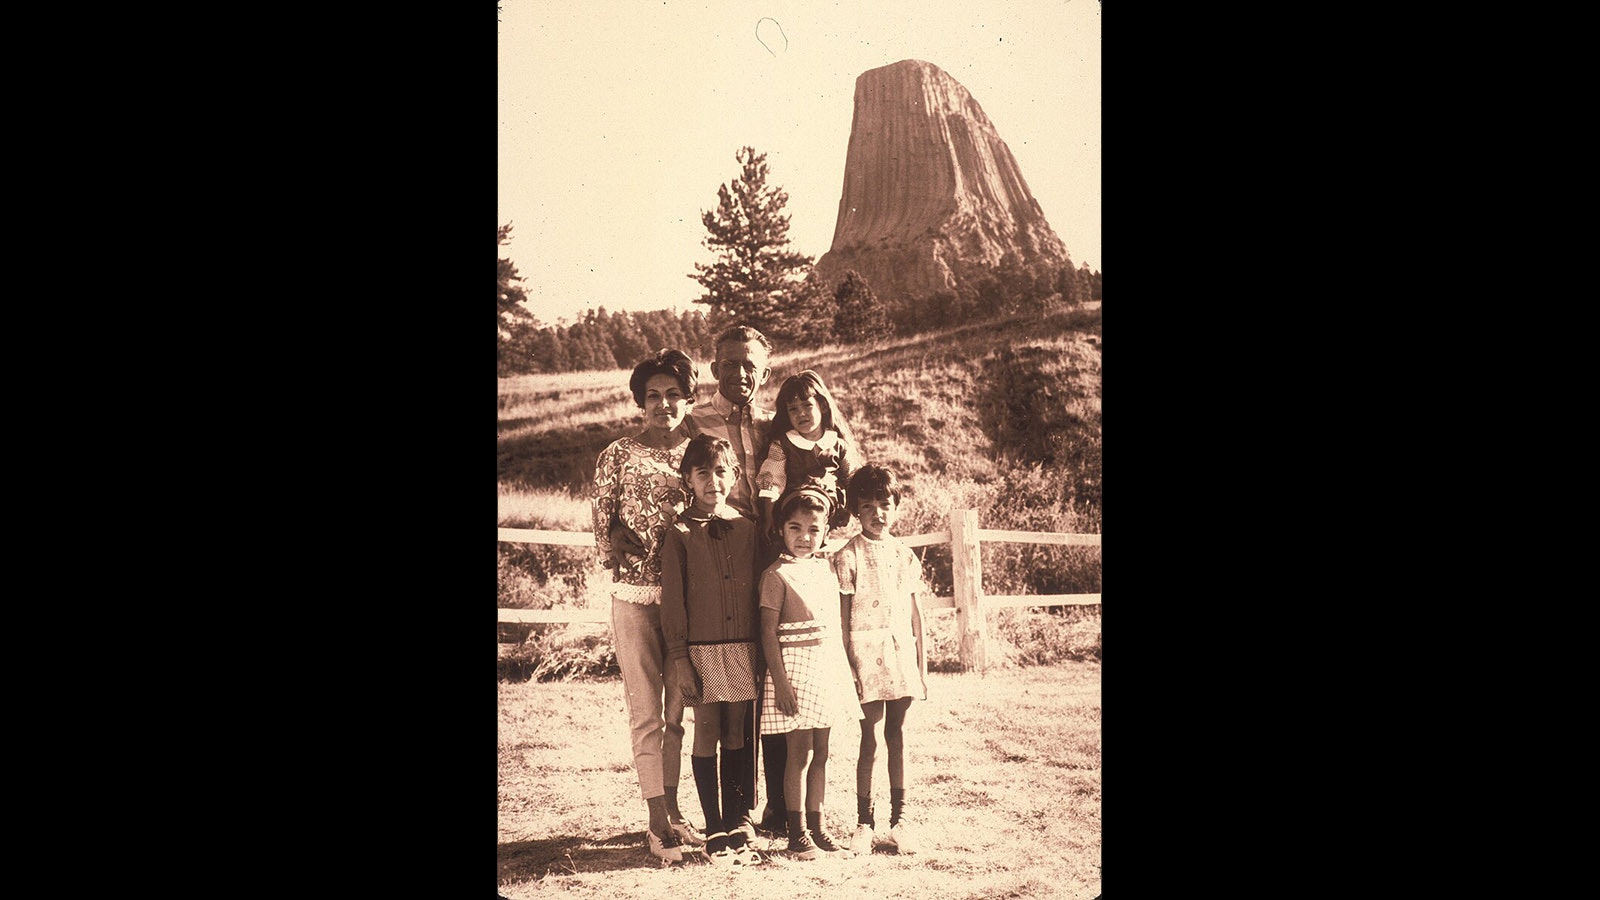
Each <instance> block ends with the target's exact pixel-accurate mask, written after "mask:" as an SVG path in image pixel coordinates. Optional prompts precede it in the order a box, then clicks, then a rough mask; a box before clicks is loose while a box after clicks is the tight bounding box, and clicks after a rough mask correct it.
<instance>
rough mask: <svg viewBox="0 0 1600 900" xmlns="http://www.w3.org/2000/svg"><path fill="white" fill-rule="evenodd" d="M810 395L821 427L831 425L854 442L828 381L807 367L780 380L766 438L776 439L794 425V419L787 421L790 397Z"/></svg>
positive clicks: (829, 426)
mask: <svg viewBox="0 0 1600 900" xmlns="http://www.w3.org/2000/svg"><path fill="white" fill-rule="evenodd" d="M811 396H815V397H816V398H817V406H819V407H821V408H822V429H823V430H824V431H826V430H828V429H830V428H831V429H833V430H834V431H837V432H839V436H840V437H842V438H844V439H845V441H846V442H848V443H849V444H851V445H852V446H853V445H854V444H855V442H856V438H855V435H854V434H853V433H851V431H850V424H849V422H847V421H845V417H844V413H843V412H842V411H841V410H840V409H839V403H838V401H836V400H834V399H833V392H831V391H829V390H828V385H827V384H826V383H824V382H823V380H822V376H821V375H818V374H817V373H816V372H814V371H812V370H810V369H806V370H805V371H803V372H800V373H798V374H795V375H790V376H789V377H788V378H785V379H784V380H783V386H782V387H779V388H778V399H777V401H776V404H777V407H778V408H777V409H776V410H775V411H774V412H773V416H772V425H771V427H770V429H769V433H770V438H769V440H777V439H778V438H780V437H782V436H783V435H784V434H785V433H786V432H788V431H789V430H790V429H792V428H794V423H793V422H790V421H789V403H790V401H792V400H800V399H804V398H806V397H811Z"/></svg>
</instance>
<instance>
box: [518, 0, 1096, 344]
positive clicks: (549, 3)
mask: <svg viewBox="0 0 1600 900" xmlns="http://www.w3.org/2000/svg"><path fill="white" fill-rule="evenodd" d="M498 27H499V50H498V67H499V161H498V167H499V168H498V173H499V174H498V213H499V215H498V220H499V221H497V222H496V224H497V225H505V224H508V223H509V224H510V225H511V226H512V230H511V241H510V242H509V243H508V244H506V245H504V246H501V247H499V248H497V249H498V254H497V255H498V256H500V257H502V258H510V259H511V261H512V262H513V264H514V265H515V266H516V268H517V274H519V275H520V276H522V278H523V281H522V282H521V286H522V287H523V288H524V290H526V291H527V293H528V296H529V299H530V304H529V305H530V306H531V307H532V308H533V309H534V312H535V313H536V314H537V315H538V316H539V318H540V319H541V320H542V321H543V322H545V323H546V324H553V323H555V322H558V321H565V322H571V321H573V320H574V319H575V318H576V317H577V316H580V315H582V314H583V312H584V310H586V309H596V308H599V307H602V306H603V307H605V309H606V311H607V312H608V313H610V312H616V311H619V310H628V311H635V312H643V311H649V310H658V309H674V310H677V311H680V312H681V311H683V310H687V309H691V308H698V309H705V307H704V306H703V305H699V304H695V303H694V302H693V301H694V299H695V298H696V297H699V296H700V295H701V294H702V293H703V289H702V288H701V286H700V284H699V283H698V282H696V281H694V280H693V279H692V278H691V277H689V276H690V275H692V274H693V273H694V271H695V270H694V264H695V263H697V262H698V263H703V264H709V263H711V262H713V261H714V259H715V256H714V255H713V254H712V252H711V251H710V250H707V249H706V248H705V246H704V244H703V238H704V237H705V236H706V229H705V226H704V225H703V224H702V223H701V221H700V216H701V213H703V212H706V211H709V210H714V209H715V208H716V206H717V188H718V187H719V186H720V185H723V184H726V183H729V182H731V181H733V180H734V179H735V178H736V177H737V176H738V174H739V170H740V166H739V163H738V161H737V160H736V159H735V158H734V154H735V153H736V152H737V151H738V150H739V148H741V147H744V146H751V147H754V148H755V149H756V151H757V152H758V153H765V154H766V155H767V164H768V166H769V172H768V184H770V185H776V186H779V187H781V188H782V189H783V190H784V191H786V192H787V193H788V195H789V202H788V204H787V206H786V207H785V211H786V212H787V213H788V215H789V217H790V220H789V240H790V249H792V250H795V251H797V252H800V253H804V254H806V255H808V256H811V257H813V258H818V257H821V256H822V254H823V253H825V252H827V250H828V248H829V246H830V245H831V244H832V242H833V227H834V222H835V219H836V217H837V215H838V210H839V197H840V194H841V193H842V191H843V187H844V164H845V154H846V151H847V150H848V148H849V144H850V124H851V117H852V114H853V112H854V109H855V105H854V104H855V81H856V77H857V76H858V75H860V74H861V73H863V72H866V71H868V70H870V69H875V68H878V67H880V66H886V65H889V64H890V63H894V62H898V61H900V60H903V59H920V60H923V61H924V62H929V63H932V64H934V65H935V66H938V67H939V68H941V69H943V70H944V71H945V72H946V73H948V74H949V75H950V76H951V77H953V78H954V79H955V80H956V81H957V82H958V83H960V84H961V86H962V87H964V88H966V89H967V92H968V93H970V94H971V95H972V97H973V99H975V100H976V101H977V102H978V105H979V106H981V107H982V108H983V111H984V113H985V114H986V115H987V116H988V117H989V121H990V122H991V123H993V125H994V127H995V130H996V131H997V132H998V133H999V135H1000V139H1001V140H1003V141H1005V143H1006V146H1007V147H1009V148H1010V149H1011V154H1012V156H1013V157H1015V158H1016V161H1017V165H1018V167H1019V168H1020V169H1021V171H1022V177H1023V179H1024V180H1025V181H1026V182H1027V183H1028V188H1029V190H1030V191H1031V192H1032V193H1033V196H1034V199H1035V200H1037V201H1038V202H1039V205H1040V206H1041V207H1042V208H1043V210H1044V214H1045V218H1046V219H1047V220H1048V221H1049V223H1050V227H1051V228H1052V229H1053V230H1054V231H1055V232H1056V234H1057V235H1058V236H1059V237H1060V238H1061V240H1062V242H1063V243H1064V244H1065V245H1066V248H1067V252H1068V254H1069V255H1070V256H1071V257H1072V260H1073V262H1074V263H1077V264H1080V265H1081V264H1083V263H1088V264H1089V266H1090V267H1091V268H1093V269H1097V270H1098V269H1100V268H1101V263H1100V252H1101V251H1100V214H1101V210H1100V178H1101V171H1100V155H1101V149H1100V98H1101V85H1100V4H1099V2H1098V0H1011V2H1001V3H979V2H972V0H969V2H950V0H917V2H905V0H854V2H838V3H835V2H831V0H808V2H801V0H772V2H769V0H702V2H690V0H591V2H581V3H573V2H571V0H500V22H499V26H498Z"/></svg>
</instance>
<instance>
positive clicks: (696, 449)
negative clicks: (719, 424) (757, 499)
mask: <svg viewBox="0 0 1600 900" xmlns="http://www.w3.org/2000/svg"><path fill="white" fill-rule="evenodd" d="M719 459H721V460H726V461H727V462H729V463H730V464H732V466H733V467H734V468H738V467H739V457H737V456H735V455H734V454H733V445H732V444H730V443H728V442H727V441H726V440H725V439H723V438H719V437H717V436H716V435H714V434H697V435H695V436H694V437H693V438H690V439H689V446H688V447H685V448H684V451H683V462H681V463H678V474H679V475H682V476H683V477H684V478H688V477H689V473H690V472H693V471H694V470H695V469H696V468H698V467H700V466H709V465H711V464H712V463H713V462H715V461H717V460H719Z"/></svg>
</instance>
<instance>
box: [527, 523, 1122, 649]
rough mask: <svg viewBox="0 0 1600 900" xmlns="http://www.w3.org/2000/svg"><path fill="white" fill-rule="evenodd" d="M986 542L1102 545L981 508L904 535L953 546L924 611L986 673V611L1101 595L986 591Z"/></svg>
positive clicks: (564, 613)
mask: <svg viewBox="0 0 1600 900" xmlns="http://www.w3.org/2000/svg"><path fill="white" fill-rule="evenodd" d="M500 540H501V541H504V542H507V543H517V544H555V545H558V546H567V547H588V548H590V549H593V548H594V535H593V534H591V533H589V532H587V531H545V530H542V529H537V528H502V529H500ZM983 541H1013V542H1017V543H1024V544H1077V545H1083V546H1091V547H1098V546H1100V535H1098V534H1065V533H1062V532H1056V531H1000V530H997V529H993V528H979V527H978V511H977V510H975V509H953V510H951V511H950V530H949V531H937V532H934V533H933V534H916V535H911V536H910V537H902V538H900V542H901V543H903V544H905V545H906V546H908V547H926V546H929V545H931V544H946V543H947V544H949V545H950V558H951V575H952V577H953V579H954V582H955V593H954V594H953V595H951V596H948V597H941V596H937V595H935V596H930V597H927V598H923V602H922V603H921V604H920V605H921V607H922V610H923V613H924V615H926V614H927V613H930V612H945V611H949V610H954V611H955V614H956V627H957V631H958V633H959V635H960V640H961V644H960V653H961V667H962V668H963V669H965V670H967V671H969V672H970V671H974V670H976V671H978V672H983V671H985V670H986V669H987V668H988V643H989V626H988V620H987V618H986V617H985V615H984V613H985V611H986V610H987V609H988V608H990V607H1000V606H1092V605H1095V604H1098V603H1099V602H1100V595H1099V594H1010V595H1005V594H985V593H984V592H983V555H982V553H981V552H979V551H980V547H979V545H980V544H981V542H983ZM500 621H501V622H502V623H520V624H527V623H535V624H545V623H551V622H567V623H570V622H609V621H611V609H610V607H609V606H607V607H604V608H601V609H507V608H504V607H502V608H501V609H500Z"/></svg>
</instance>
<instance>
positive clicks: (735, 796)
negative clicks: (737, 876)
mask: <svg viewBox="0 0 1600 900" xmlns="http://www.w3.org/2000/svg"><path fill="white" fill-rule="evenodd" d="M743 756H744V749H743V748H740V749H738V750H723V751H722V828H719V829H717V830H718V831H722V830H724V829H727V830H728V832H729V835H728V836H729V837H730V838H734V839H733V840H732V841H730V843H729V846H731V847H733V848H734V849H735V850H737V849H738V848H740V847H743V846H744V843H745V837H746V836H745V833H744V832H742V831H733V829H735V828H738V827H739V825H740V824H741V823H743V822H744V817H745V812H746V810H747V809H749V807H747V806H745V802H744V791H743V790H742V786H743V783H744V767H743V766H741V765H740V761H741V759H742V757H743ZM706 827H707V828H710V827H711V826H710V825H707V826H706ZM707 833H708V834H709V833H710V832H707ZM735 835H737V837H736V838H735V837H734V836H735Z"/></svg>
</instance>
